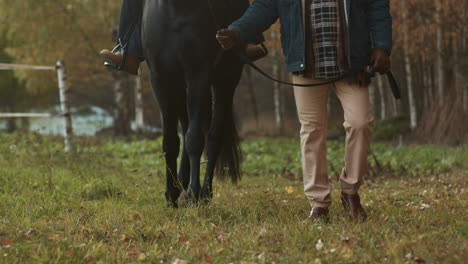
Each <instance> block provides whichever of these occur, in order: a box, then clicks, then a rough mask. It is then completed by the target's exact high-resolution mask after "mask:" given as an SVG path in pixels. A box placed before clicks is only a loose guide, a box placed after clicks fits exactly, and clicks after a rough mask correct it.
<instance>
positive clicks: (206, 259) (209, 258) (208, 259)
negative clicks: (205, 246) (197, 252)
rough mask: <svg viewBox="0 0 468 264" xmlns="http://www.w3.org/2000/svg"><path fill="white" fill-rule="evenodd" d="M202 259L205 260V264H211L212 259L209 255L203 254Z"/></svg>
mask: <svg viewBox="0 0 468 264" xmlns="http://www.w3.org/2000/svg"><path fill="white" fill-rule="evenodd" d="M203 258H204V259H205V262H208V263H213V258H212V257H211V256H210V255H208V254H203Z"/></svg>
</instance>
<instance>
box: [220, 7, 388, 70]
mask: <svg viewBox="0 0 468 264" xmlns="http://www.w3.org/2000/svg"><path fill="white" fill-rule="evenodd" d="M340 1H344V5H345V7H346V8H345V16H346V24H347V25H348V32H349V33H348V34H349V36H348V39H349V41H348V43H349V47H348V49H349V52H348V54H350V58H348V60H349V63H350V66H351V70H359V69H362V68H364V67H365V66H366V65H368V64H369V63H370V56H371V52H372V49H373V48H382V49H384V50H386V51H387V52H388V53H390V52H391V49H392V18H391V15H390V6H389V4H390V3H389V2H390V0H340ZM303 10H304V8H303V6H302V0H255V1H254V2H253V4H252V6H251V7H250V8H249V9H248V10H247V11H246V12H245V14H244V15H243V16H242V17H241V18H240V19H239V20H237V21H235V22H234V23H232V24H231V25H230V26H229V28H232V29H235V30H237V31H238V32H239V33H240V37H241V40H245V39H252V38H253V37H254V36H256V35H258V34H259V33H261V32H264V31H266V30H267V29H268V28H269V27H270V26H271V25H272V24H274V23H275V22H276V20H277V19H278V18H279V19H280V21H281V42H282V46H283V53H284V56H285V60H286V70H287V71H288V72H299V71H303V70H304V69H305V41H304V29H303V21H302V17H303Z"/></svg>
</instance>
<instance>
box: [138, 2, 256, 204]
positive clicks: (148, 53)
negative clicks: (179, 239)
mask: <svg viewBox="0 0 468 264" xmlns="http://www.w3.org/2000/svg"><path fill="white" fill-rule="evenodd" d="M143 2H144V5H143V18H142V32H141V34H142V44H143V49H144V53H145V57H146V60H147V63H148V65H149V68H150V70H151V81H152V85H153V89H154V91H155V94H156V97H157V99H158V102H159V105H160V108H161V112H162V119H163V150H164V153H165V158H166V181H167V184H166V192H165V196H166V200H167V202H168V206H173V207H177V206H178V205H177V199H178V197H179V196H180V194H181V192H182V191H184V190H186V191H187V194H188V199H189V201H190V202H194V203H196V202H198V201H200V200H210V199H211V198H212V194H213V188H212V182H213V175H214V174H215V171H216V174H218V175H220V176H223V175H224V176H227V175H229V176H230V178H231V180H232V181H233V182H236V181H237V180H238V179H239V178H240V171H239V163H240V158H241V153H240V149H239V140H238V135H237V131H236V128H235V125H234V119H233V112H232V105H233V97H234V91H235V88H236V86H237V85H238V83H239V80H240V77H241V73H242V69H243V63H242V62H241V61H240V59H239V57H237V56H236V54H235V53H234V52H235V51H228V52H221V48H220V47H219V46H218V44H217V42H216V39H215V36H216V31H217V29H219V27H222V26H226V25H228V24H229V23H231V22H232V21H234V20H235V19H237V18H238V17H240V16H241V15H242V14H243V12H244V11H245V9H246V8H247V7H248V1H247V0H240V1H239V0H144V1H143ZM221 19H222V20H221ZM179 122H180V125H181V128H182V131H183V135H184V142H183V143H184V144H183V145H184V146H183V153H182V160H181V164H180V168H179V172H178V173H177V158H178V155H179V148H180V140H179V136H178V124H179ZM205 147H206V150H205V152H206V156H207V167H206V173H205V178H204V182H203V185H201V182H200V160H201V157H202V154H203V152H204V149H205Z"/></svg>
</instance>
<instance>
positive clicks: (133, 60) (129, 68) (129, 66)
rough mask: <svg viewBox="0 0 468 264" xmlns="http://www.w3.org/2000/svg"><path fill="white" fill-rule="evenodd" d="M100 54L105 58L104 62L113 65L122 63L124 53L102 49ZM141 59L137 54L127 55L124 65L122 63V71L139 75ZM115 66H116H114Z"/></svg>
mask: <svg viewBox="0 0 468 264" xmlns="http://www.w3.org/2000/svg"><path fill="white" fill-rule="evenodd" d="M99 56H101V58H102V59H103V60H104V62H107V63H109V64H111V65H120V64H121V63H122V53H121V52H115V53H114V52H112V51H110V50H106V49H105V50H102V51H101V52H100V53H99ZM141 61H142V60H141V59H140V58H139V57H136V56H132V55H127V56H126V58H125V62H124V65H122V67H121V69H120V70H122V71H125V72H128V73H130V74H134V75H137V74H138V68H140V63H141ZM114 68H115V67H114Z"/></svg>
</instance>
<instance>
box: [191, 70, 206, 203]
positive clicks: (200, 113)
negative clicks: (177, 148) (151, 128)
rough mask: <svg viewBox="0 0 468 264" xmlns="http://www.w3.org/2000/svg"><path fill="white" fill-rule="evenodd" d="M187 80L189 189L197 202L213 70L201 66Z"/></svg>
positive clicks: (192, 197) (193, 199)
mask: <svg viewBox="0 0 468 264" xmlns="http://www.w3.org/2000/svg"><path fill="white" fill-rule="evenodd" d="M189 76H191V78H190V77H189V78H188V80H187V86H188V95H187V104H188V113H189V127H188V131H187V134H186V135H185V143H186V151H187V154H188V156H189V160H190V183H189V187H188V190H187V194H188V199H189V201H190V202H193V203H197V202H198V200H199V199H200V193H201V186H200V159H201V156H202V154H203V149H204V147H205V136H204V133H203V126H204V125H205V124H207V121H208V120H209V118H211V116H210V107H211V101H210V86H211V80H210V78H211V70H210V69H209V67H205V69H203V67H200V69H197V71H196V72H195V73H194V74H190V75H189Z"/></svg>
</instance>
